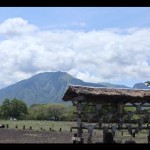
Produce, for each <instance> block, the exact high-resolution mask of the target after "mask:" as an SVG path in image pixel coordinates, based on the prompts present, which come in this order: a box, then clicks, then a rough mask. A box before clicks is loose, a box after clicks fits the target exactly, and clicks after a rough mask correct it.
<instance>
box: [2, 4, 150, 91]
mask: <svg viewBox="0 0 150 150" xmlns="http://www.w3.org/2000/svg"><path fill="white" fill-rule="evenodd" d="M149 16H150V8H149V7H0V53H1V56H0V68H1V72H0V88H3V87H5V86H7V85H10V84H12V83H15V82H17V81H19V80H22V79H26V78H28V77H31V76H32V75H34V74H36V73H39V72H44V71H66V72H68V73H70V74H72V75H73V76H75V77H77V78H80V79H82V80H84V81H89V82H111V83H116V84H125V85H128V86H133V84H135V83H137V82H144V81H147V80H150V75H149V71H150V63H149V62H150V48H149V47H150V17H149ZM12 72H13V74H12ZM10 74H12V75H11V76H10Z"/></svg>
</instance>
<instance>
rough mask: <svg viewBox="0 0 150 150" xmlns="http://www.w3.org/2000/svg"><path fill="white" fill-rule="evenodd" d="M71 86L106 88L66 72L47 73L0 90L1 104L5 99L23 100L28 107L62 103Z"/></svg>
mask: <svg viewBox="0 0 150 150" xmlns="http://www.w3.org/2000/svg"><path fill="white" fill-rule="evenodd" d="M69 84H76V85H83V86H93V87H105V86H104V85H102V84H96V83H89V82H84V81H82V80H79V79H76V78H74V77H73V76H71V75H69V74H68V73H66V72H60V71H59V72H45V73H40V74H37V75H34V76H32V77H31V78H29V79H26V80H22V81H20V82H17V83H15V84H13V85H10V86H8V87H6V88H3V89H0V103H2V101H3V100H4V99H5V98H9V99H13V98H17V99H22V100H24V101H25V102H26V104H27V105H32V104H37V103H50V102H55V103H57V102H62V97H63V95H64V93H65V91H66V90H67V88H68V85H69Z"/></svg>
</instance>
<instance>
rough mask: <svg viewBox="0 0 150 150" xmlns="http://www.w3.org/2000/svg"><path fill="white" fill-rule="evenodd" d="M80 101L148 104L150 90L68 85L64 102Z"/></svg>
mask: <svg viewBox="0 0 150 150" xmlns="http://www.w3.org/2000/svg"><path fill="white" fill-rule="evenodd" d="M79 97H80V99H79ZM81 97H82V98H81ZM81 99H82V100H85V101H89V102H94V101H96V103H118V102H123V103H127V102H141V101H142V102H150V90H145V89H143V90H141V89H130V88H124V89H118V88H100V87H99V88H97V87H85V86H76V85H70V86H69V88H68V90H67V91H66V93H65V94H64V96H63V100H64V101H78V100H81Z"/></svg>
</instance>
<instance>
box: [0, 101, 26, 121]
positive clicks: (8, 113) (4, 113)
mask: <svg viewBox="0 0 150 150" xmlns="http://www.w3.org/2000/svg"><path fill="white" fill-rule="evenodd" d="M27 109H28V108H27V105H26V104H25V102H23V101H22V100H18V99H16V98H14V99H13V100H12V101H10V100H9V99H5V100H4V101H3V103H2V105H1V107H0V118H3V119H6V120H7V119H9V118H10V117H13V118H17V119H24V118H25V116H26V114H27Z"/></svg>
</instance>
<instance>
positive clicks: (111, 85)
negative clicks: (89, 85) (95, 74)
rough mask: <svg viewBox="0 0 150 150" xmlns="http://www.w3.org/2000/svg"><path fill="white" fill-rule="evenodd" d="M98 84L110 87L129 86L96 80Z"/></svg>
mask: <svg viewBox="0 0 150 150" xmlns="http://www.w3.org/2000/svg"><path fill="white" fill-rule="evenodd" d="M98 84H102V85H104V86H107V87H112V88H129V87H127V86H125V85H118V84H112V83H107V82H98Z"/></svg>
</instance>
